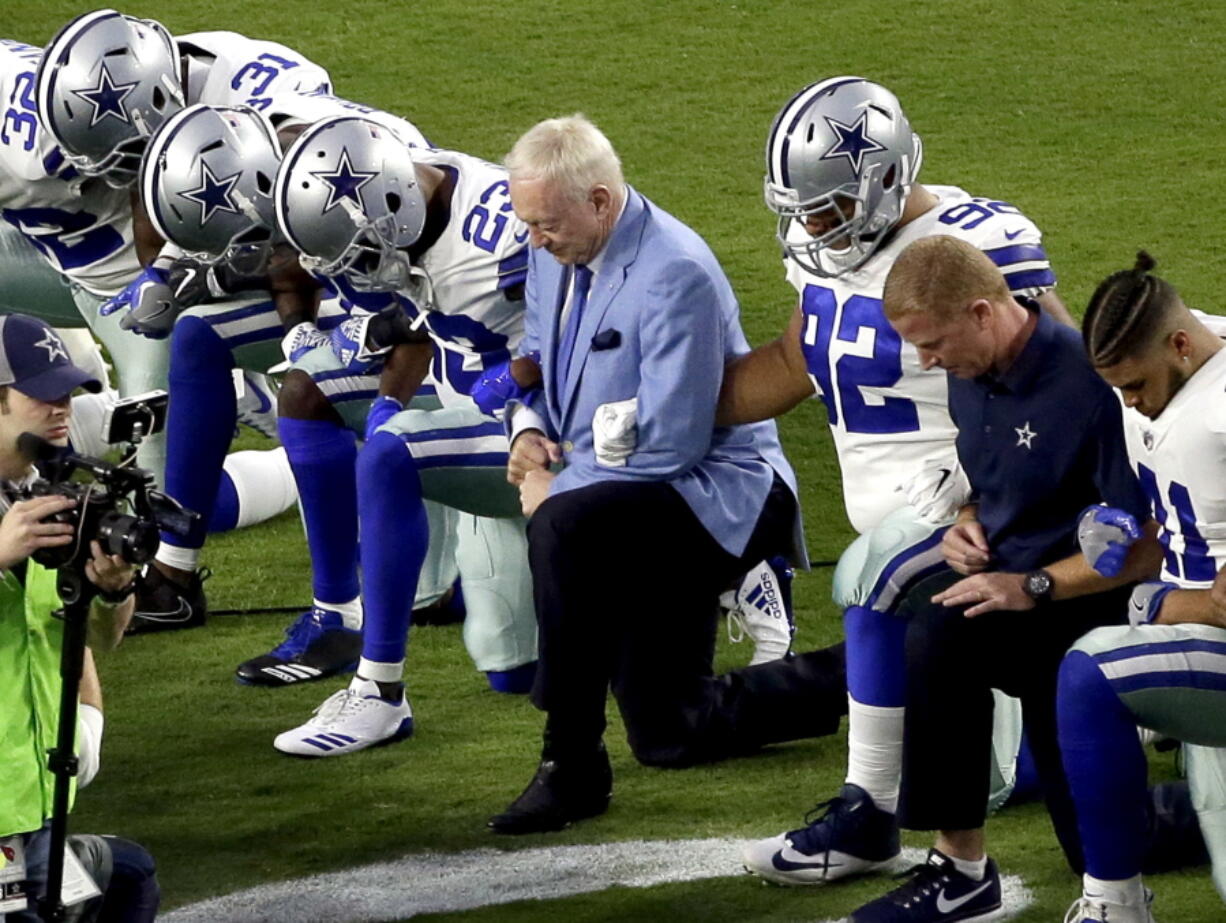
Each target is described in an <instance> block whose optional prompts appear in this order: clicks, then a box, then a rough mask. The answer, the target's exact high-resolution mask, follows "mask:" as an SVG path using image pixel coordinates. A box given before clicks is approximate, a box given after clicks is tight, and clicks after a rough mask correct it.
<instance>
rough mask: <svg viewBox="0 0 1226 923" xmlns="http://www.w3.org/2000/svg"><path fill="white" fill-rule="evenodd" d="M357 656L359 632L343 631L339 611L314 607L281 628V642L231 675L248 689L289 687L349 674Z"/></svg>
mask: <svg viewBox="0 0 1226 923" xmlns="http://www.w3.org/2000/svg"><path fill="white" fill-rule="evenodd" d="M361 654H362V633H361V632H360V631H355V630H354V629H352V628H346V627H345V622H344V619H342V617H341V614H340V613H339V612H333V611H331V610H329V609H321V608H319V607H318V606H316V607H315V608H312V609H310V610H308V611H306V612H304V613H302V615H300V616H298V618H297V619H296V620H295V621H294V623H293V624H292V625H290V626H289V628H287V629H285V640H284V641H282V642H281V643H280V644H278V645H277V646H276V647H274V648H273V649H272V650H271V651H269V652H268V653H267V654H262V655H260V656H259V657H254V658H252V659H251V660H248V661H246V662H245V663H240V664H239V665H238V668H237V669H236V670H235V671H234V675H235V676H236V677H237V679H238V681H239V682H240V683H247V684H248V685H252V686H293V685H295V684H296V683H307V682H310V681H311V680H316V679H323V678H324V677H327V676H335V675H336V674H338V673H352V672H353V671H354V670H356V669H357V666H358V658H359V657H360V656H361Z"/></svg>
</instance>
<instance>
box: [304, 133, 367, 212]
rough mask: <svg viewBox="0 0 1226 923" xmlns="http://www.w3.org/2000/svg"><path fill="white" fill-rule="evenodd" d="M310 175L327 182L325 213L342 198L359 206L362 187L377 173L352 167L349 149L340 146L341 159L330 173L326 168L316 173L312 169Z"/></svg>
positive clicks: (360, 205)
mask: <svg viewBox="0 0 1226 923" xmlns="http://www.w3.org/2000/svg"><path fill="white" fill-rule="evenodd" d="M311 175H312V176H315V177H318V178H319V179H321V180H323V181H324V182H325V183H327V184H328V187H329V188H328V202H327V204H326V205H324V210H323V214H325V215H326V214H327V213H328V212H329V211H331V210H332V209H333V208H335V207H336V206H337V205H339V204H340V203H341V201H342V200H344V199H348V200H349V201H351V202H353V203H354V204H355V205H356V206H357V207H358V208H361V207H362V196H361V195H360V192H361V190H362V187H363V186H365V185H366V184H367V183H369V182H370V181H371V180H372V179H374V178H375V176H376V175H377V174H376V173H374V172H371V173H363V172H362V171H361V170H355V169H353V165H352V164H351V163H350V162H349V149H348V148H341V159H340V162H339V163H338V164H337V165H336V169H335V170H333V171H332V172H331V173H329V172H327V171H326V170H325V171H320V172H318V173H316V172H314V171H312V173H311Z"/></svg>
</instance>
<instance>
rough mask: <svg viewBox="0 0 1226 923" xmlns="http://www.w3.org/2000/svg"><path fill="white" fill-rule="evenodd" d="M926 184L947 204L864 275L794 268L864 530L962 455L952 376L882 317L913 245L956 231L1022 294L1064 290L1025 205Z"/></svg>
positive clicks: (903, 233)
mask: <svg viewBox="0 0 1226 923" xmlns="http://www.w3.org/2000/svg"><path fill="white" fill-rule="evenodd" d="M925 188H926V189H927V190H928V191H929V192H931V193H933V194H934V195H936V196H937V198H938V199H939V200H940V201H939V202H938V204H937V205H936V206H934V207H933V208H932V209H930V210H929V211H927V212H925V213H924V214H923V215H920V216H919V217H918V218H915V219H914V220H912V221H911V222H909V223H908V224H907V225H906V226H904V227H903V228H902V229H900V230H899V231H898V232H897V233H896V234H895V235H894V236H893V238H892V239H890V240H889V241H888V242H887V243H886V244H885V245H883V246H882V248H881V249H880V250H878V251H877V252H876V253H875V254H874V255H873V257H872V258H871V259H870V260H869V261H868V262H867V263H865V264H864V266H862V267H861V268H860V269H859V270H857V271H856V272H852V273H847V274H845V275H843V276H840V277H838V278H828V279H824V278H821V277H819V276H815V275H812V274H810V273H807V272H805V271H804V270H803V269H801V268H800V267H799V266H798V265H796V264H795V263H794V262H792V261H790V260H789V261H787V264H786V266H787V278H788V281H789V282H790V283H791V284H792V285H793V286H794V287H795V288H796V290H797V291H798V292H799V293H800V310H801V312H802V314H803V323H802V326H801V348H802V350H803V352H804V356H805V365H806V367H807V370H808V373H809V378H810V380H811V381H812V383H813V388H814V390H815V391H816V393H817V396H818V397H819V398H821V400H822V403H823V404H825V405H826V412H827V415H828V418H829V421H830V430H831V433H832V434H833V437H834V445H835V451H836V452H837V454H838V459H839V466H840V468H841V469H842V475H843V502H844V504H845V506H846V509H847V517H848V519H850V520H851V524H852V526H853V528H855V529H856V531H857V532H861V533H863V532H866V531H868V530H869V529H871V528H873V527H874V526H876V525H877V524H878V523H879V522H880V521H881V519H882V518H884V517H885V516H886V515H887V514H889V513H891V512H893V511H894V510H896V509H898V508H899V507H900V506H902V505H903V503H905V499H904V497H903V495H902V494H901V493H899V491H898V489H899V488H900V487H901V486H902V485H904V484H906V483H907V482H908V481H910V480H911V478H912V477H914V476H915V474H917V473H918V472H919V471H920V470H921V469H923V468H924V467H925V466H926V465H929V464H934V463H936V464H939V463H942V462H948V463H950V464H952V463H953V462H954V461H955V460H956V458H957V453H956V451H955V449H954V437H955V436H956V434H957V429H956V428H955V426H954V424H953V421H952V420H951V419H950V417H949V408H948V395H947V388H946V373H945V372H944V371H943V370H941V369H939V368H933V369H929V370H927V371H925V370H924V369H923V368H921V366H920V360H919V354H918V353H917V352H916V350H915V347H913V346H911V345H910V344H909V343H907V342H905V341H904V340H903V339H902V338H901V337H900V336H899V335H898V334H897V333H895V332H894V329H893V328H892V327H891V326H890V324H889V322H888V321H887V320H886V318H885V314H884V313H883V311H882V304H881V296H882V290H883V288H884V287H885V279H886V276H887V275H888V274H889V271H890V267H891V266H893V264H894V260H895V259H896V258H897V257H898V255H899V254H900V253H901V252H902V251H903V250H904V249H905V248H906V247H907V245H908V244H910V243H911V242H912V241H915V240H918V239H920V238H923V237H929V236H931V235H934V234H948V235H950V236H953V237H958V238H960V239H962V240H965V241H967V242H968V243H971V244H974V245H975V246H976V247H978V248H979V249H980V250H982V251H983V252H984V253H986V254H987V255H988V257H989V258H990V259H991V260H992V262H993V263H995V264H996V265H997V266H998V267H999V268H1000V271H1001V272H1002V273H1003V274H1004V277H1005V281H1006V282H1007V283H1008V285H1009V288H1010V290H1011V291H1012V292H1013V293H1014V294H1015V295H1024V296H1029V297H1034V296H1036V295H1039V294H1041V293H1043V292H1045V291H1047V290H1048V289H1051V288H1053V287H1054V286H1055V284H1056V277H1055V275H1054V273H1053V272H1052V269H1051V266H1050V264H1049V262H1048V259H1047V253H1046V252H1045V251H1044V249H1043V244H1042V234H1041V233H1040V232H1039V229H1038V228H1037V227H1036V226H1035V225H1034V223H1033V222H1031V221H1030V219H1028V218H1027V217H1026V216H1025V215H1023V214H1022V213H1021V212H1020V211H1019V210H1018V209H1017V208H1015V207H1014V206H1012V205H1009V204H1008V203H1006V202H999V201H995V200H992V199H984V198H976V197H972V196H971V195H970V194H968V193H967V192H965V191H963V190H962V189H958V188H957V187H954V186H927V187H925ZM797 231H798V232H799V233H803V231H802V230H801V229H800V228H799V227H797Z"/></svg>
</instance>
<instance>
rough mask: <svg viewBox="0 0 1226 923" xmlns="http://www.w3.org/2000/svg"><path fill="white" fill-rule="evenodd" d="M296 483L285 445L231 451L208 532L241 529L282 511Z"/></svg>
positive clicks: (288, 504)
mask: <svg viewBox="0 0 1226 923" xmlns="http://www.w3.org/2000/svg"><path fill="white" fill-rule="evenodd" d="M297 499H298V485H297V484H296V483H295V482H294V472H293V471H292V470H290V465H289V460H288V458H287V457H286V454H285V449H284V448H276V449H268V450H266V451H252V450H247V451H244V452H231V453H230V454H229V455H227V456H226V460H225V463H224V466H223V468H222V472H221V486H220V487H218V489H217V502H216V504H214V506H213V515H212V517H211V518H210V520H209V532H226V531H228V530H230V529H243V528H246V527H247V526H253V525H255V524H256V523H259V522H264V521H265V520H268V519H272V518H273V517H274V516H278V515H280V514H281V513H284V512H285V511H286V510H288V509H289V508H290V507H291V506H293V505H294V502H295V501H296V500H297Z"/></svg>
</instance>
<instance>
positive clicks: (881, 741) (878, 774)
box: [847, 695, 905, 814]
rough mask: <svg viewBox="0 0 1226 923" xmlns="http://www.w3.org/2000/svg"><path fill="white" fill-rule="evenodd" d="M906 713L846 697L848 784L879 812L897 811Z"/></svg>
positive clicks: (903, 710) (900, 709) (899, 709)
mask: <svg viewBox="0 0 1226 923" xmlns="http://www.w3.org/2000/svg"><path fill="white" fill-rule="evenodd" d="M904 714H905V709H903V708H882V707H880V706H876V705H865V704H864V703H862V702H857V701H856V700H855V699H854V698H852V697H851V695H848V696H847V781H848V782H851V783H853V784H855V785H858V786H860V787H861V788H862V789H864V790H865V791H866V792H868V793H869V794H870V795H871V796H872V798H873V804H875V805H876V806H877V807H878V808H880V809H881V810H882V811H888V812H889V813H891V814H893V813H895V812H896V811H897V810H898V786H899V781H900V779H901V776H902V730H903V718H904Z"/></svg>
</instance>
